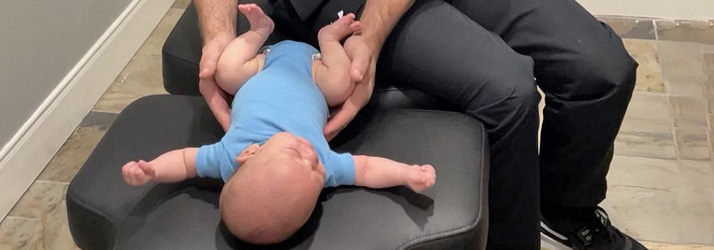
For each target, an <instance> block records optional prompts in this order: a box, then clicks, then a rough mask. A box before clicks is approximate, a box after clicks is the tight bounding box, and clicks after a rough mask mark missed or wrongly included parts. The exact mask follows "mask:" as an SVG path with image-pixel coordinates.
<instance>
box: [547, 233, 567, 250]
mask: <svg viewBox="0 0 714 250" xmlns="http://www.w3.org/2000/svg"><path fill="white" fill-rule="evenodd" d="M540 249H541V250H573V249H572V248H570V247H569V246H566V245H563V243H560V242H558V241H557V240H554V239H552V238H550V237H548V236H547V235H545V234H543V233H540Z"/></svg>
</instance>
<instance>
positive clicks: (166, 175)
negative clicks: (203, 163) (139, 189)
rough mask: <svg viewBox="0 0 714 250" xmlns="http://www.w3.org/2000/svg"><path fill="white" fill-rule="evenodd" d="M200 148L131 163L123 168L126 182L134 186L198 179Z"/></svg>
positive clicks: (168, 153)
mask: <svg viewBox="0 0 714 250" xmlns="http://www.w3.org/2000/svg"><path fill="white" fill-rule="evenodd" d="M197 154H198V148H184V149H177V150H173V151H169V152H166V153H164V154H162V155H160V156H159V157H157V158H156V159H154V160H152V161H150V162H146V161H144V160H140V161H138V162H136V161H131V162H128V163H127V164H125V165H124V166H123V167H122V175H123V176H124V181H126V183H127V184H129V185H132V186H139V185H144V184H147V183H149V182H152V181H153V182H162V183H163V182H178V181H183V180H185V179H188V178H193V177H196V175H197V173H196V155H197Z"/></svg>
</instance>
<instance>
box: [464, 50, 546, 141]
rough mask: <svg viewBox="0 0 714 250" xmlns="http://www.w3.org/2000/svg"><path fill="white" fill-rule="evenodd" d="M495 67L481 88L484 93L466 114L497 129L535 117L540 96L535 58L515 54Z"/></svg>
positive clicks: (471, 104) (471, 103)
mask: <svg viewBox="0 0 714 250" xmlns="http://www.w3.org/2000/svg"><path fill="white" fill-rule="evenodd" d="M492 66H493V67H494V68H495V69H497V70H496V72H494V73H493V74H489V75H488V76H486V77H485V79H482V80H483V81H485V82H484V84H483V85H482V88H481V89H479V91H483V92H485V93H482V95H479V97H477V99H475V100H472V102H470V107H468V108H467V112H468V113H471V114H472V115H474V116H476V117H477V118H482V119H480V120H482V121H483V122H484V123H485V125H486V126H487V127H491V128H494V129H496V130H499V128H502V127H509V126H515V125H518V124H519V123H521V121H523V119H524V118H526V117H529V116H533V115H536V114H537V112H538V110H537V106H538V102H539V101H540V95H539V94H538V91H537V90H536V85H535V80H534V78H533V59H531V58H530V57H527V56H523V55H518V54H516V55H514V56H513V58H512V60H509V62H508V63H502V64H501V65H492Z"/></svg>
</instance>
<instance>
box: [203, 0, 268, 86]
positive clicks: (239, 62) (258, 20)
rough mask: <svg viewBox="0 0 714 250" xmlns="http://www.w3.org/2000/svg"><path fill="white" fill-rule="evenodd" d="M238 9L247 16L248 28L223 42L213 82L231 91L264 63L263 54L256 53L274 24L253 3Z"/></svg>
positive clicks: (242, 5) (240, 6)
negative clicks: (232, 38) (237, 35)
mask: <svg viewBox="0 0 714 250" xmlns="http://www.w3.org/2000/svg"><path fill="white" fill-rule="evenodd" d="M238 9H239V10H240V11H241V12H242V13H243V14H244V15H245V16H246V18H247V19H248V22H249V23H250V30H249V31H247V32H245V33H243V34H242V35H240V36H239V37H237V38H236V39H234V40H233V41H231V43H229V44H228V46H226V49H225V50H224V51H223V53H222V54H221V57H220V58H219V59H218V64H217V65H216V82H217V83H218V86H220V87H221V88H222V89H223V90H224V91H226V92H228V93H229V94H231V95H234V94H235V93H236V92H237V91H238V89H239V88H240V87H241V86H243V83H245V82H246V81H247V80H248V79H249V78H251V77H252V76H253V75H255V74H256V73H257V72H258V71H260V69H261V68H262V67H263V65H262V63H263V60H262V59H263V55H257V56H256V54H257V53H258V50H259V49H260V47H261V46H263V44H264V43H265V40H267V39H268V36H270V33H272V32H273V27H274V26H275V24H274V23H273V20H272V19H270V17H268V16H267V15H265V13H264V12H263V10H261V9H260V7H258V5H256V4H241V5H238Z"/></svg>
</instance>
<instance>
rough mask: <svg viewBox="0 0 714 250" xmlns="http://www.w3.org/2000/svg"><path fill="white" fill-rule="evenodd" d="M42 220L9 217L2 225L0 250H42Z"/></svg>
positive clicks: (0, 229)
mask: <svg viewBox="0 0 714 250" xmlns="http://www.w3.org/2000/svg"><path fill="white" fill-rule="evenodd" d="M41 224H42V223H41V222H40V220H36V219H32V220H30V219H23V218H15V217H7V218H5V219H4V220H3V221H2V223H0V249H12V250H25V249H26V250H42V249H45V248H44V247H43V244H42V226H41Z"/></svg>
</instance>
